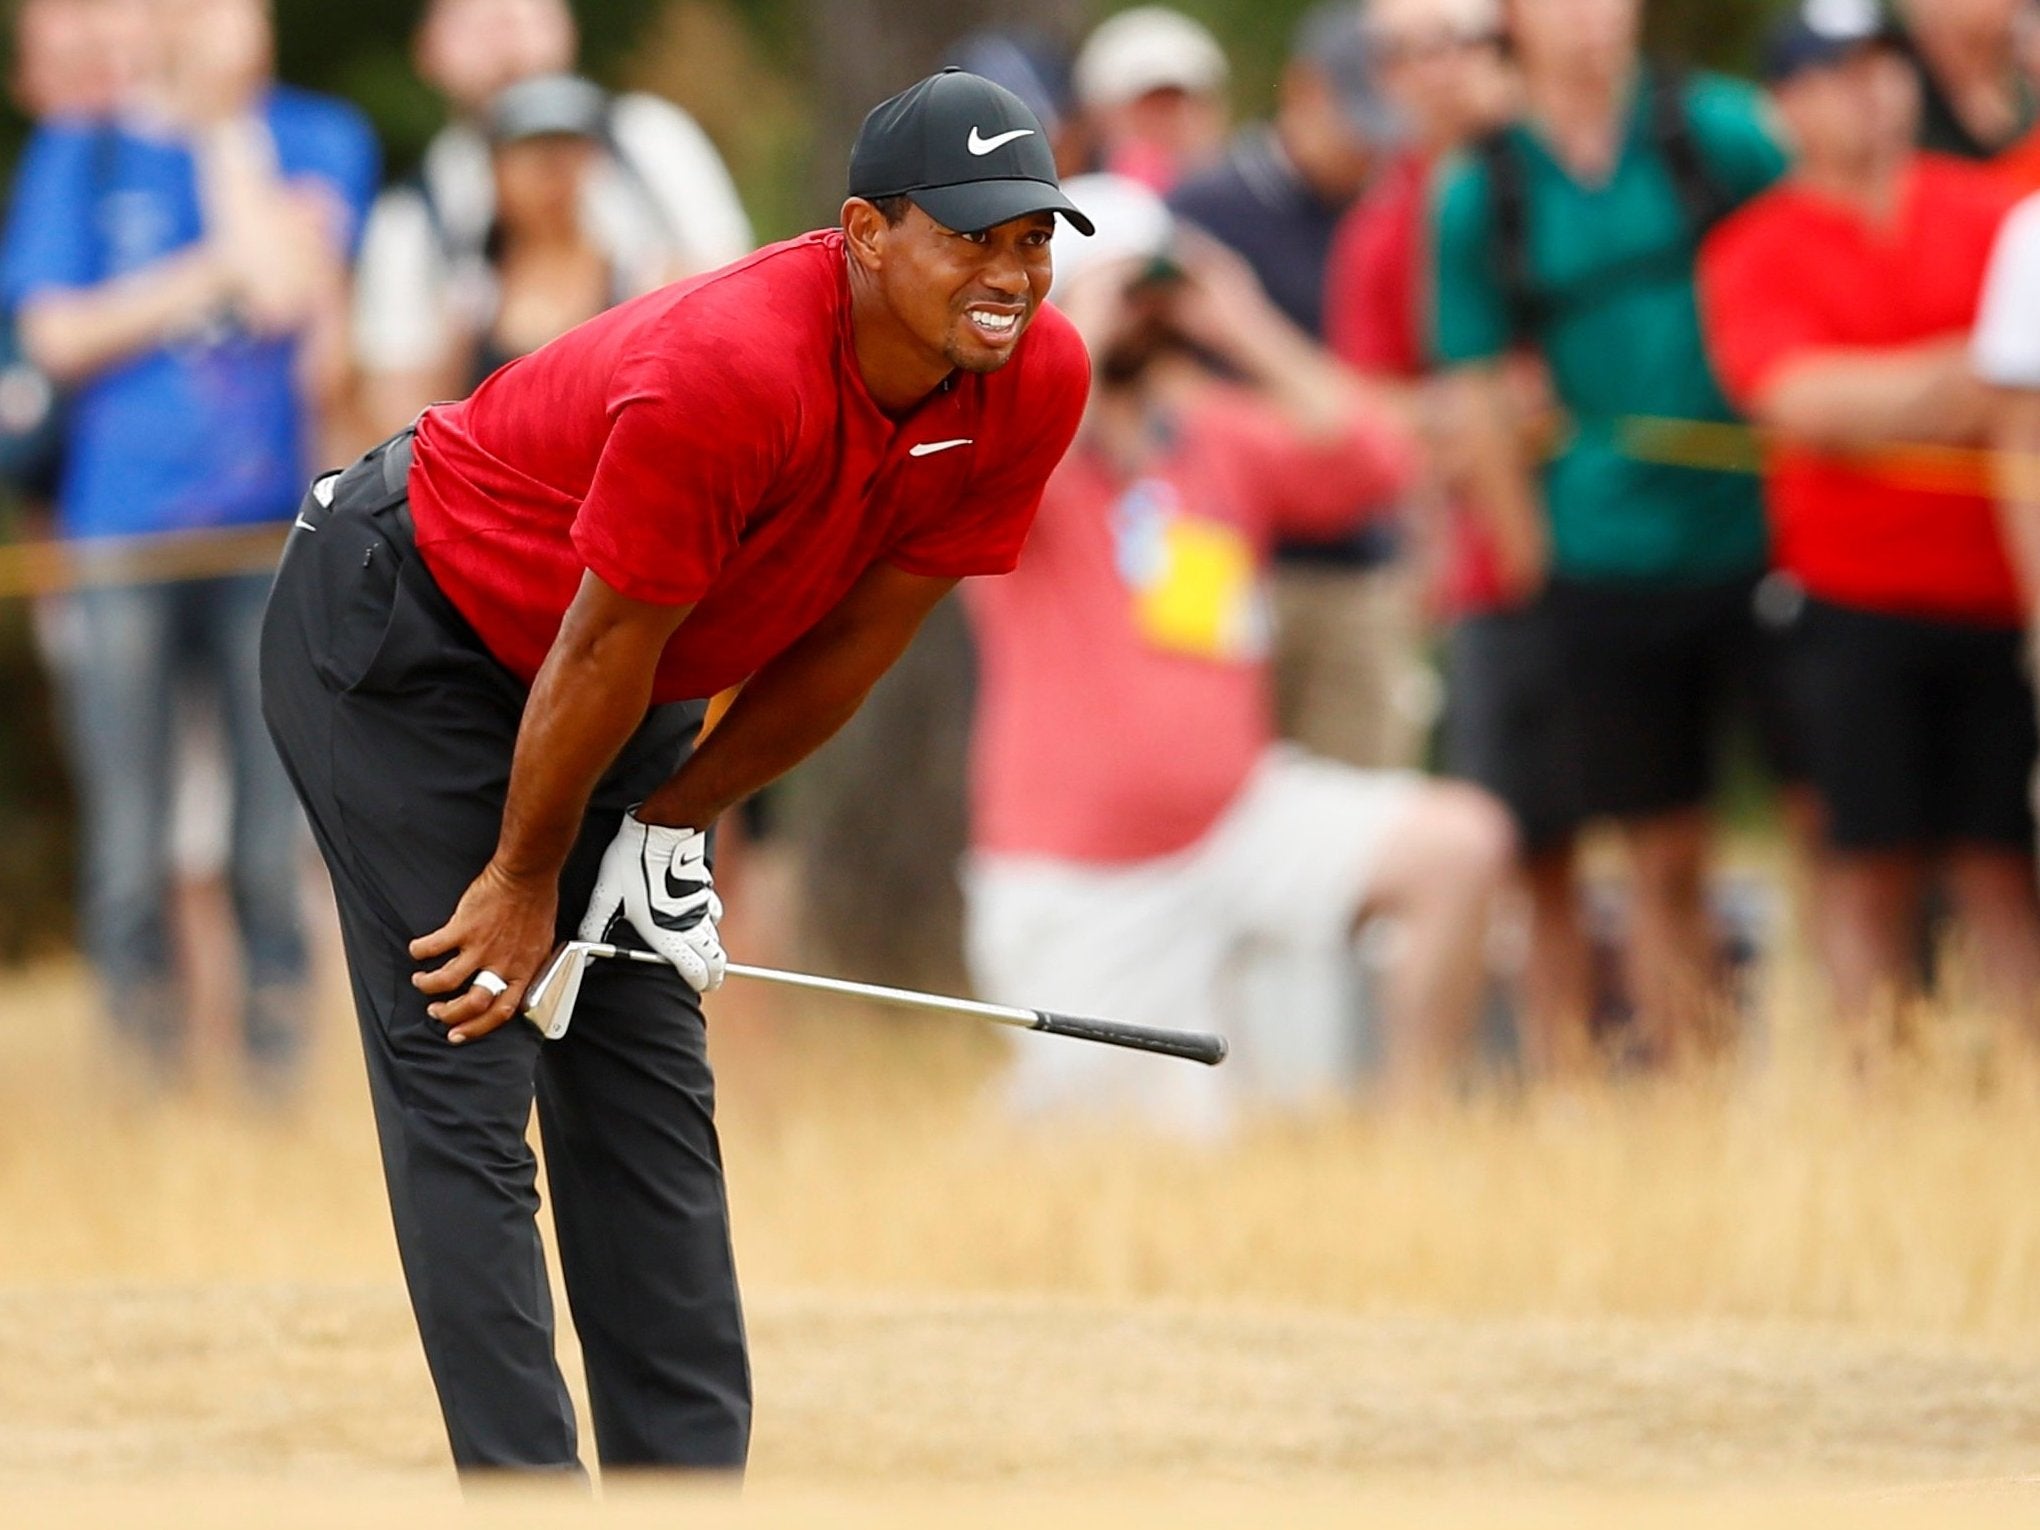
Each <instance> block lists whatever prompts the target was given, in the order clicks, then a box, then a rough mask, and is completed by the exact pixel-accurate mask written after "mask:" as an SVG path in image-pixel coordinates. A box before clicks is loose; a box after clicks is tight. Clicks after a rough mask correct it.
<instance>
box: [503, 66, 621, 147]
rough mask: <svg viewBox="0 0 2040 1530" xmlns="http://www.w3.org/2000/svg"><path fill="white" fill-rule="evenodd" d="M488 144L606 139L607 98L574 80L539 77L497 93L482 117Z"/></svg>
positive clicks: (568, 76) (590, 85) (592, 84)
mask: <svg viewBox="0 0 2040 1530" xmlns="http://www.w3.org/2000/svg"><path fill="white" fill-rule="evenodd" d="M485 120H486V123H487V126H488V133H489V141H490V142H491V143H516V142H517V141H518V140H520V139H525V138H594V139H606V138H607V137H608V135H609V93H608V92H607V91H605V90H604V89H603V88H602V87H601V86H600V85H597V84H596V83H595V82H594V81H592V80H584V79H582V78H581V77H580V76H578V75H572V74H543V75H539V76H537V77H536V78H533V79H529V80H519V81H518V82H517V83H516V84H515V85H512V86H509V87H508V88H507V89H505V90H503V91H501V92H499V93H498V94H497V96H496V98H495V99H494V100H492V101H491V102H490V103H489V109H488V112H487V114H486V118H485Z"/></svg>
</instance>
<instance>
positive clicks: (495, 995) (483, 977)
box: [475, 967, 510, 999]
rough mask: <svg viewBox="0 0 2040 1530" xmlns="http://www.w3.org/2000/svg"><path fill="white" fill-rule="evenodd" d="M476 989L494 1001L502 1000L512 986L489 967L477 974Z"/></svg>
mask: <svg viewBox="0 0 2040 1530" xmlns="http://www.w3.org/2000/svg"><path fill="white" fill-rule="evenodd" d="M475 987H477V988H479V989H481V991H482V992H483V993H485V994H487V995H488V996H489V997H490V998H492V999H500V998H502V997H503V995H504V994H506V993H508V992H509V991H510V985H509V984H508V983H506V982H505V981H504V980H503V979H502V978H500V977H498V976H497V975H496V974H495V973H493V972H491V971H490V970H489V969H488V968H487V967H484V968H483V969H482V970H481V971H480V972H477V973H476V974H475Z"/></svg>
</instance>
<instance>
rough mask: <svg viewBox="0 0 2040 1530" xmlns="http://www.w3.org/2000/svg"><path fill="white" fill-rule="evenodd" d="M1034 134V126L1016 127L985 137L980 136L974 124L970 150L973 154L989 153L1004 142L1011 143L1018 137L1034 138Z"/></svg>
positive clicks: (971, 131)
mask: <svg viewBox="0 0 2040 1530" xmlns="http://www.w3.org/2000/svg"><path fill="white" fill-rule="evenodd" d="M1033 136H1034V129H1033V128H1014V129H1013V131H1012V132H1010V133H995V134H994V135H993V136H992V137H990V138H984V137H981V136H979V134H978V130H977V128H976V127H975V126H973V127H972V128H971V130H970V152H971V153H973V154H989V153H991V152H992V150H994V149H996V148H998V147H999V145H1000V144H1002V143H1011V142H1012V141H1013V140H1014V139H1016V138H1032V137H1033Z"/></svg>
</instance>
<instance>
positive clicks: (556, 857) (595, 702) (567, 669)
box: [495, 620, 657, 881]
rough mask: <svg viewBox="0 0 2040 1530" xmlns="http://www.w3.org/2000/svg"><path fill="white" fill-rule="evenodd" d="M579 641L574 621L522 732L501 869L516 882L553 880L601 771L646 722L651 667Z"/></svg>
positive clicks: (534, 693) (534, 692)
mask: <svg viewBox="0 0 2040 1530" xmlns="http://www.w3.org/2000/svg"><path fill="white" fill-rule="evenodd" d="M607 646H608V645H605V644H604V642H603V641H602V636H601V634H594V635H591V636H589V637H588V638H586V639H585V640H579V641H577V640H576V638H575V634H574V633H573V630H572V624H571V620H570V622H569V625H568V627H567V628H565V629H563V630H562V632H561V636H560V640H559V641H558V642H556V643H554V645H553V649H552V652H551V653H550V654H548V655H547V656H546V661H545V666H544V667H543V668H542V669H541V670H540V671H539V673H538V678H537V679H536V680H535V681H534V682H532V687H531V699H530V700H529V701H528V702H527V703H526V704H525V708H524V720H523V722H522V724H521V725H520V726H519V728H518V730H517V752H516V754H515V756H514V757H513V758H512V761H511V766H510V792H509V796H508V799H507V800H506V801H505V803H504V806H503V828H502V832H501V834H500V835H499V836H498V839H497V843H496V854H495V864H496V866H497V868H498V869H499V870H501V871H502V872H504V873H505V874H506V875H508V876H511V877H513V878H516V879H519V880H531V881H539V880H549V879H552V878H555V877H557V876H558V875H559V873H560V868H561V867H563V866H564V865H566V863H567V855H568V853H569V852H570V851H571V850H572V849H573V845H574V840H575V838H576V836H577V835H578V834H579V833H580V828H581V819H582V815H583V814H584V813H586V811H587V809H588V798H589V797H590V796H591V795H592V794H593V792H594V790H595V783H596V782H597V781H599V780H600V779H601V777H602V772H603V771H605V770H607V769H608V768H609V765H610V763H611V762H612V761H613V760H614V759H615V758H616V756H617V754H618V753H619V752H620V751H621V750H622V748H623V746H624V745H625V744H626V743H628V742H629V741H630V736H631V735H632V734H633V733H635V732H636V731H637V729H638V726H639V725H640V724H641V723H642V722H643V721H644V717H645V712H646V710H647V709H648V708H649V707H650V705H651V697H652V674H653V665H654V663H655V662H656V657H657V655H656V650H655V651H654V652H653V654H652V655H651V658H650V659H649V660H647V659H645V658H642V657H640V656H637V655H634V654H627V655H621V656H619V655H617V654H615V653H613V652H610V651H606V647H607Z"/></svg>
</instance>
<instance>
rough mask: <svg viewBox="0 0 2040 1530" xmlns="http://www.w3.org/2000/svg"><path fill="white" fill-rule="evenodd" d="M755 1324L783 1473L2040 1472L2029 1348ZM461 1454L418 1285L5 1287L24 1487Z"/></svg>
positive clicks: (243, 1476) (1670, 1490)
mask: <svg viewBox="0 0 2040 1530" xmlns="http://www.w3.org/2000/svg"><path fill="white" fill-rule="evenodd" d="M752 1324H753V1337H754V1341H755V1345H756V1365H757V1379H758V1386H759V1392H760V1398H761V1403H760V1408H759V1414H758V1436H757V1449H756V1457H755V1466H754V1471H753V1487H754V1492H755V1493H760V1494H763V1495H764V1498H765V1499H766V1500H767V1501H771V1500H773V1499H774V1498H776V1497H778V1496H780V1495H785V1494H793V1493H797V1494H803V1495H814V1496H815V1497H817V1498H818V1499H826V1498H840V1501H841V1502H842V1503H843V1504H844V1505H845V1506H846V1507H849V1506H853V1505H855V1504H857V1503H859V1502H877V1501H878V1500H880V1499H882V1498H884V1497H885V1496H886V1495H887V1494H888V1493H890V1492H894V1491H899V1490H906V1489H913V1490H923V1491H925V1490H933V1489H946V1490H949V1491H960V1490H980V1491H982V1490H987V1489H990V1490H994V1497H995V1498H997V1497H1011V1498H1024V1497H1032V1496H1034V1495H1046V1496H1047V1497H1049V1498H1054V1497H1056V1496H1058V1495H1062V1494H1067V1493H1068V1492H1069V1491H1070V1490H1071V1489H1072V1488H1073V1486H1075V1485H1080V1484H1092V1485H1095V1486H1096V1487H1097V1488H1099V1489H1101V1490H1109V1491H1116V1492H1136V1491H1146V1492H1149V1493H1155V1494H1161V1495H1164V1496H1166V1495H1167V1493H1168V1492H1169V1491H1170V1490H1171V1489H1172V1488H1177V1487H1180V1486H1181V1485H1183V1484H1185V1483H1189V1482H1194V1483H1198V1484H1201V1485H1203V1486H1205V1487H1208V1488H1211V1489H1214V1490H1226V1491H1230V1492H1232V1493H1234V1494H1236V1495H1237V1494H1241V1493H1245V1492H1246V1491H1247V1490H1252V1489H1258V1490H1260V1491H1262V1492H1266V1493H1272V1494H1274V1495H1276V1497H1277V1498H1278V1499H1279V1498H1284V1497H1288V1496H1292V1495H1297V1496H1299V1497H1300V1498H1303V1499H1307V1498H1309V1497H1311V1496H1313V1495H1322V1496H1325V1497H1326V1498H1328V1499H1329V1498H1338V1497H1343V1496H1345V1495H1355V1496H1354V1500H1353V1501H1360V1500H1366V1499H1373V1498H1377V1497H1380V1496H1382V1495H1388V1494H1396V1493H1399V1494H1402V1495H1406V1496H1408V1497H1409V1498H1410V1499H1411V1501H1412V1502H1415V1501H1418V1500H1420V1499H1421V1498H1422V1496H1423V1495H1424V1494H1425V1493H1426V1492H1438V1491H1450V1492H1469V1493H1489V1494H1493V1495H1494V1499H1493V1501H1494V1502H1495V1503H1497V1504H1501V1503H1506V1502H1508V1501H1509V1499H1510V1498H1511V1497H1513V1496H1514V1495H1515V1494H1517V1493H1519V1492H1527V1493H1529V1494H1531V1495H1532V1496H1533V1497H1535V1496H1537V1495H1540V1494H1541V1495H1545V1496H1551V1495H1563V1494H1572V1493H1577V1494H1585V1495H1593V1496H1603V1495H1614V1497H1615V1498H1617V1499H1630V1498H1632V1497H1640V1498H1641V1499H1645V1500H1647V1499H1650V1498H1653V1497H1658V1498H1662V1499H1663V1500H1664V1501H1666V1502H1673V1501H1686V1502H1693V1503H1699V1502H1702V1501H1704V1500H1706V1499H1707V1498H1708V1497H1709V1496H1710V1495H1712V1494H1717V1493H1720V1492H1721V1491H1722V1490H1723V1489H1724V1488H1725V1487H1733V1488H1734V1489H1736V1490H1737V1491H1739V1492H1744V1493H1748V1492H1752V1491H1758V1490H1760V1491H1762V1492H1764V1493H1766V1494H1783V1495H1788V1496H1789V1495H1791V1494H1793V1493H1797V1492H1810V1493H1817V1494H1823V1495H1836V1502H1837V1503H1838V1504H1839V1503H1840V1502H1842V1501H1846V1500H1852V1499H1853V1500H1855V1501H1857V1502H1858V1503H1859V1504H1861V1503H1867V1502H1873V1501H1880V1500H1881V1501H1886V1502H1899V1503H1902V1502H1904V1501H1905V1500H1906V1499H1907V1498H1908V1497H1915V1498H1916V1497H1918V1496H1919V1495H1920V1493H1921V1492H1922V1490H1924V1489H1930V1488H1938V1489H1940V1490H1943V1491H1947V1490H1950V1489H1951V1485H1961V1484H1969V1485H1979V1484H1997V1485H1999V1487H2000V1489H2001V1492H2000V1493H1999V1494H1998V1496H1999V1497H2000V1498H2002V1500H2003V1504H2002V1506H2003V1507H2007V1508H2009V1507H2013V1506H2015V1505H2017V1506H2023V1503H2022V1500H2023V1499H2024V1497H2025V1495H2024V1494H2023V1492H2022V1491H2019V1490H2018V1489H2017V1484H2018V1483H2019V1481H2020V1479H2021V1478H2022V1477H2023V1476H2025V1475H2026V1474H2028V1473H2033V1472H2035V1471H2036V1469H2040V1356H2036V1355H2034V1354H2032V1353H2030V1352H2028V1353H2023V1354H2014V1353H2009V1352H2006V1351H2005V1350H2003V1349H2002V1348H2001V1347H1982V1346H1973V1345H1961V1344H1952V1343H1942V1344H1927V1343H1918V1342H1913V1343H1906V1342H1902V1341H1895V1340H1874V1339H1870V1338H1866V1337H1863V1336H1860V1335H1852V1334H1848V1333H1842V1332H1836V1331H1823V1330H1818V1329H1809V1328H1787V1327H1778V1326H1749V1325H1686V1326H1681V1325H1672V1324H1664V1323H1635V1322H1631V1323H1613V1322H1602V1323H1588V1322H1578V1321H1544V1322H1530V1321H1500V1320H1483V1321H1467V1320H1444V1319H1424V1320H1417V1319H1400V1320H1390V1319H1381V1318H1352V1317H1338V1316H1328V1315H1323V1314H1307V1313H1275V1312H1261V1311H1252V1310H1243V1309H1228V1310H1200V1309H1191V1308H1175V1307H1161V1308H1156V1307H1152V1306H1146V1305H1139V1306H1134V1305H1115V1304H1106V1303H1098V1302H1088V1301H1046V1300H1037V1301H1025V1300H1015V1299H999V1298H979V1299H962V1300H947V1301H942V1300H934V1301H931V1300H927V1299H922V1298H915V1299H913V1300H898V1299H895V1300H887V1299H880V1298H868V1297H867V1298H847V1297H842V1296H833V1295H823V1296H811V1297H785V1296H777V1297H766V1298H764V1299H762V1300H760V1301H757V1302H756V1303H754V1310H753V1314H752ZM442 1460H443V1445H442V1443H441V1439H440V1434H439V1428H438V1421H437V1418H436V1416H435V1415H434V1413H433V1411H432V1408H431V1404H430V1399H429V1393H428V1392H427V1390H426V1386H425V1378H424V1375H423V1372H422V1366H421V1363H420V1361H419V1358H418V1355H417V1347H416V1342H415V1339H414V1336H413V1334H412V1331H411V1326H410V1318H409V1314H408V1312H407V1310H406V1308H405V1306H404V1303H403V1299H402V1296H401V1293H400V1292H398V1291H397V1290H395V1289H394V1288H390V1287H382V1286H367V1287H365V1286H359V1285H342V1286H259V1287H233V1286H211V1287H195V1288H194V1287H160V1288H107V1289H72V1290H51V1291H20V1290H17V1291H13V1292H10V1293H8V1294H6V1295H5V1296H4V1297H0V1497H4V1496H10V1495H15V1494H21V1493H26V1492H31V1491H34V1490H46V1489H53V1488H56V1487H59V1486H64V1485H72V1486H75V1485H77V1484H88V1483H89V1484H99V1485H104V1486H118V1485H122V1484H126V1485H136V1486H140V1485H147V1484H150V1483H164V1482H168V1483H178V1482H190V1481H193V1480H203V1479H214V1480H217V1481H225V1482H238V1483H240V1484H242V1485H244V1486H252V1487H262V1488H267V1489H270V1490H272V1491H278V1492H283V1493H287V1494H289V1493H296V1492H302V1493H304V1494H305V1495H306V1496H307V1497H308V1498H309V1499H312V1500H314V1501H315V1500H316V1499H317V1498H318V1497H319V1496H322V1494H323V1492H324V1491H326V1490H330V1489H333V1488H335V1487H339V1486H342V1485H344V1484H347V1483H349V1482H353V1483H356V1484H359V1483H361V1482H363V1481H366V1482H370V1483H386V1484H389V1485H392V1486H399V1485H401V1486H405V1487H407V1488H409V1489H410V1490H411V1491H415V1492H425V1493H429V1492H431V1491H432V1490H433V1489H434V1488H436V1487H437V1486H439V1485H441V1484H442V1483H443V1480H444V1473H443V1469H442V1467H441V1464H440V1463H441V1462H442ZM1242 1501H1245V1500H1244V1499H1242ZM2032 1508H2033V1509H2034V1510H2035V1512H2036V1516H2040V1492H2036V1493H2035V1495H2034V1496H2033V1498H2032Z"/></svg>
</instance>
